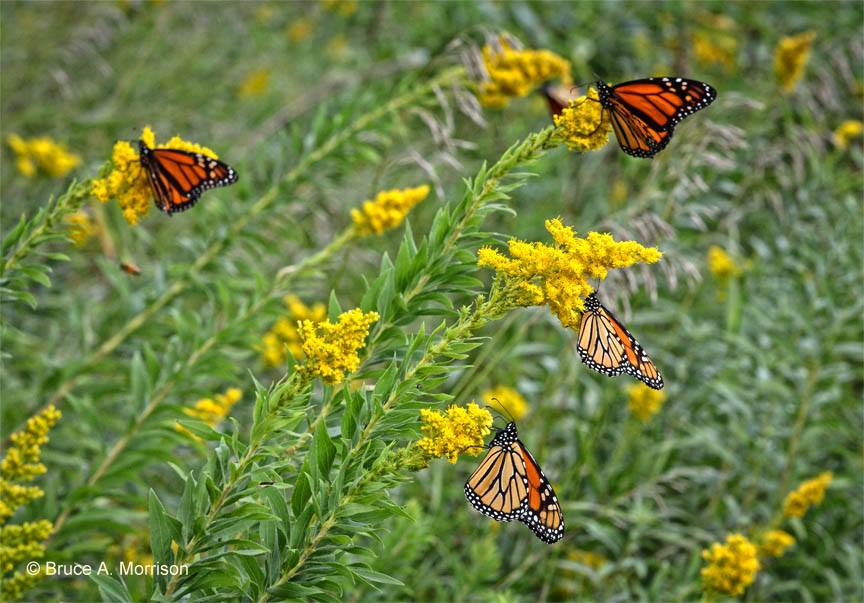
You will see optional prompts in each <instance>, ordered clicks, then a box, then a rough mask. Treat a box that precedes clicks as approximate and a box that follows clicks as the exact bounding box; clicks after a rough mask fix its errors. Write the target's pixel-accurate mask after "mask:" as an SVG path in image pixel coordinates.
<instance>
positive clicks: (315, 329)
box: [298, 308, 379, 385]
mask: <svg viewBox="0 0 864 603" xmlns="http://www.w3.org/2000/svg"><path fill="white" fill-rule="evenodd" d="M378 318H379V316H378V313H377V312H368V313H364V312H363V311H362V310H360V309H359V308H355V309H354V310H349V311H348V312H343V313H342V314H340V315H339V320H338V321H337V323H336V324H333V323H331V322H330V321H329V320H323V321H321V322H314V321H312V320H304V321H302V322H301V323H300V337H301V339H302V340H303V344H302V348H303V353H304V354H305V355H306V361H305V363H304V364H303V365H302V366H301V367H300V368H299V369H298V371H299V372H300V374H301V375H303V376H304V377H306V378H313V377H320V378H321V379H322V380H323V381H324V382H325V383H328V384H330V385H333V384H336V383H341V382H342V380H343V379H344V378H345V374H346V373H351V372H354V371H356V370H357V369H358V368H359V366H360V358H359V356H358V355H357V352H358V350H360V348H362V347H363V346H364V345H365V342H366V336H367V335H368V334H369V327H371V326H372V324H373V323H374V322H375V321H377V320H378Z"/></svg>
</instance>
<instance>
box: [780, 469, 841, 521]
mask: <svg viewBox="0 0 864 603" xmlns="http://www.w3.org/2000/svg"><path fill="white" fill-rule="evenodd" d="M832 479H834V474H833V473H831V472H830V471H825V472H824V473H820V474H819V475H817V476H816V477H814V478H812V479H808V480H807V481H805V482H802V483H801V485H800V486H798V487H797V488H796V489H795V490H793V491H792V492H790V493H789V494H787V495H786V499H785V500H784V501H783V515H785V516H786V517H797V518H800V517H804V514H805V513H807V510H808V509H810V507H813V506H816V505H818V504H819V503H821V502H822V499H823V498H825V490H826V489H827V488H828V486H829V485H830V484H831V480H832Z"/></svg>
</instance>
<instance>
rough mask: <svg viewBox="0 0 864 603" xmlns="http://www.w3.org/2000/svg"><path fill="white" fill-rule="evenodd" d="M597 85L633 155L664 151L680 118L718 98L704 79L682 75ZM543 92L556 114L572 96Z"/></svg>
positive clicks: (621, 143) (623, 142)
mask: <svg viewBox="0 0 864 603" xmlns="http://www.w3.org/2000/svg"><path fill="white" fill-rule="evenodd" d="M594 85H595V86H596V88H597V92H598V94H599V96H600V99H599V102H600V104H601V105H602V106H603V108H604V109H606V110H607V111H608V113H609V118H610V120H611V121H612V129H614V130H615V137H616V138H617V139H618V144H619V146H620V147H621V149H622V150H623V151H624V152H625V153H627V154H628V155H632V156H633V157H644V158H650V157H653V156H654V155H656V154H657V153H659V152H660V151H662V150H663V149H664V148H666V145H668V144H669V141H670V140H672V134H673V133H674V131H675V126H676V125H678V123H680V122H681V120H683V119H684V118H685V117H687V116H688V115H692V114H693V113H696V111H699V110H700V109H704V108H705V107H707V106H708V105H710V104H711V103H713V102H714V100H715V99H716V98H717V92H716V91H715V90H714V88H712V87H711V86H709V85H708V84H706V83H705V82H700V81H697V80H688V79H684V78H681V77H649V78H646V79H641V80H632V81H629V82H624V83H623V84H617V85H615V86H610V85H608V84H607V83H606V82H603V81H598V82H595V84H594ZM541 92H542V93H543V95H544V96H545V97H546V100H547V102H548V103H549V108H550V110H551V111H552V114H553V115H557V114H559V113H560V112H561V111H562V110H563V109H564V107H566V106H567V103H568V101H569V99H570V97H571V96H572V95H571V94H570V93H568V92H567V91H566V90H564V89H563V88H561V87H553V86H544V87H543V88H541ZM591 100H594V99H591ZM595 102H598V101H595ZM598 127H599V125H598Z"/></svg>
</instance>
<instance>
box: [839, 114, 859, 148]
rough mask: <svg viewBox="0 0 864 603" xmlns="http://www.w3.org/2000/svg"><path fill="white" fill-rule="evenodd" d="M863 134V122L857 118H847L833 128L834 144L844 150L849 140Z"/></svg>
mask: <svg viewBox="0 0 864 603" xmlns="http://www.w3.org/2000/svg"><path fill="white" fill-rule="evenodd" d="M861 134H864V123H862V122H860V121H859V120H857V119H847V120H846V121H844V122H843V123H842V124H840V125H839V126H838V127H837V129H836V130H834V136H833V138H834V144H835V145H837V148H838V149H841V150H845V149H846V148H847V147H848V146H849V141H851V140H852V139H853V138H858V137H859V136H861Z"/></svg>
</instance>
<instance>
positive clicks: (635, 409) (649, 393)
mask: <svg viewBox="0 0 864 603" xmlns="http://www.w3.org/2000/svg"><path fill="white" fill-rule="evenodd" d="M665 401H666V392H665V391H663V390H662V389H659V390H658V389H651V388H650V387H648V386H647V385H645V384H643V383H634V384H631V385H628V386H627V407H628V408H629V409H630V412H631V413H632V414H633V416H635V417H636V418H637V419H639V420H640V421H642V422H643V423H646V422H648V421H649V420H650V419H651V417H653V416H654V415H656V414H657V413H658V412H659V411H660V408H661V407H662V406H663V403H664V402H665Z"/></svg>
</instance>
